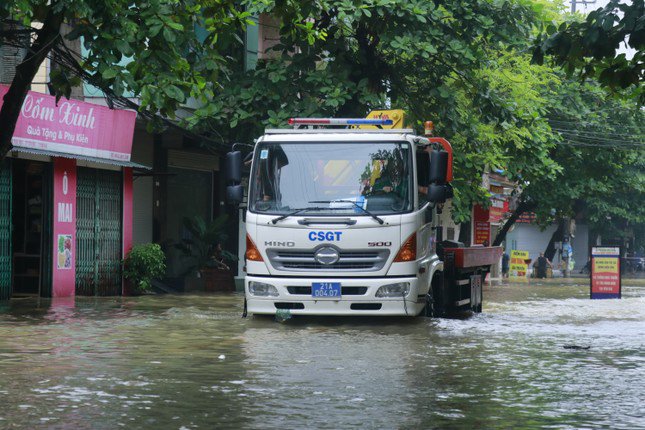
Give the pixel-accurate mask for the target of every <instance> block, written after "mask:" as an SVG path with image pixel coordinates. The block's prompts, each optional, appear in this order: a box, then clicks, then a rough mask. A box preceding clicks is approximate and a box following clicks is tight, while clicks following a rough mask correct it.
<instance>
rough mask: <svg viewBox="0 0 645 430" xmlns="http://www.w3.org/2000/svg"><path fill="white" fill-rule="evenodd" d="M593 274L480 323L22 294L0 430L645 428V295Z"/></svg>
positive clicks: (2, 386)
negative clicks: (610, 287)
mask: <svg viewBox="0 0 645 430" xmlns="http://www.w3.org/2000/svg"><path fill="white" fill-rule="evenodd" d="M587 282H588V280H584V279H577V280H571V281H570V282H569V283H568V284H566V285H560V284H559V283H558V281H555V280H551V281H550V282H543V283H534V284H530V285H527V284H520V285H508V284H504V285H495V286H487V287H486V288H485V290H484V300H485V303H484V312H483V313H482V314H479V315H475V316H472V317H470V318H465V319H450V320H447V319H445V320H437V319H428V318H423V317H419V318H409V319H401V318H395V319H392V318H387V319H377V318H366V317H364V318H342V319H338V318H293V319H290V320H288V321H286V322H275V321H274V320H273V319H271V318H266V317H265V318H257V317H252V318H247V319H242V318H241V313H242V297H241V296H240V295H226V296H197V295H195V296H143V297H133V298H101V299H94V298H77V299H76V300H75V301H74V300H72V301H70V300H57V301H53V302H52V301H50V300H43V299H40V300H37V299H17V300H12V301H11V302H9V303H4V304H0V428H1V429H5V428H8V429H13V428H25V429H33V428H36V429H41V428H42V429H114V428H119V427H124V428H154V429H160V428H163V429H165V428H168V429H191V428H230V427H235V428H294V429H295V428H329V429H337V428H359V427H360V428H439V429H445V428H504V429H507V428H576V429H577V428H611V429H638V428H645V409H644V407H643V402H642V399H643V398H645V378H644V377H643V375H645V371H644V368H643V367H644V364H645V285H643V284H642V283H641V284H640V285H630V283H629V280H625V281H624V283H623V299H622V300H594V301H591V300H589V299H588V293H589V287H588V283H587ZM635 283H636V282H635ZM587 348H588V349H587Z"/></svg>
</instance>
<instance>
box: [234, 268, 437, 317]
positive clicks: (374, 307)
mask: <svg viewBox="0 0 645 430" xmlns="http://www.w3.org/2000/svg"><path fill="white" fill-rule="evenodd" d="M251 281H256V282H262V283H266V284H271V285H273V286H274V287H276V289H277V290H278V294H279V295H278V296H277V297H256V296H253V295H251V294H250V293H249V282H251ZM314 282H340V284H341V286H342V287H343V288H345V287H359V288H360V287H363V288H362V289H363V290H364V289H365V288H366V290H365V292H364V293H362V294H356V290H357V288H352V290H354V293H353V294H351V295H348V294H345V293H344V292H343V296H342V297H341V298H340V299H314V298H312V297H311V294H298V293H290V292H289V287H291V288H292V291H293V290H294V288H293V287H296V288H299V289H302V288H303V287H311V284H312V283H314ZM396 282H409V283H410V291H409V292H408V294H407V295H406V296H405V297H376V296H375V294H376V291H377V290H378V289H379V287H381V286H383V285H387V284H392V283H396ZM418 284H419V282H418V279H417V278H416V277H406V278H398V277H397V278H358V279H357V278H273V277H264V276H252V275H247V276H246V278H245V280H244V290H245V293H246V299H247V309H248V312H249V313H252V314H265V315H275V314H276V312H278V311H280V310H284V311H288V312H289V313H291V314H292V315H381V316H415V315H418V314H419V313H420V312H421V311H422V310H423V308H424V306H425V303H426V302H425V293H423V294H419V285H418Z"/></svg>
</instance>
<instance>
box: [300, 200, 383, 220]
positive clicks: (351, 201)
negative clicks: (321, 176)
mask: <svg viewBox="0 0 645 430" xmlns="http://www.w3.org/2000/svg"><path fill="white" fill-rule="evenodd" d="M308 203H351V204H353V205H354V206H356V207H357V208H359V209H360V210H362V211H363V212H365V213H366V214H367V215H369V216H371V217H372V218H374V219H375V220H376V221H378V223H379V224H381V225H383V223H385V221H383V219H382V218H379V217H377V216H376V215H374V214H373V213H372V212H370V211H368V210H367V209H365V208H364V207H363V206H361V205H359V204H358V203H356V202H355V201H353V200H314V201H311V202H308Z"/></svg>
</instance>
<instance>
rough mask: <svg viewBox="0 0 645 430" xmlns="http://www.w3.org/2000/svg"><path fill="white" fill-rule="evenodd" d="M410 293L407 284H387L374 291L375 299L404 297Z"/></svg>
mask: <svg viewBox="0 0 645 430" xmlns="http://www.w3.org/2000/svg"><path fill="white" fill-rule="evenodd" d="M409 292H410V283H409V282H397V283H396V284H387V285H383V286H382V287H380V288H379V289H378V290H376V297H405V296H407V295H408V293H409Z"/></svg>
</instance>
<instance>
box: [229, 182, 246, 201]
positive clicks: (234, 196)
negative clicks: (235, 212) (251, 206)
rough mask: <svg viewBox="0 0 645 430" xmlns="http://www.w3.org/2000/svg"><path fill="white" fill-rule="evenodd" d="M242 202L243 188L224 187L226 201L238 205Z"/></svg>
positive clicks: (240, 186) (239, 186) (235, 186)
mask: <svg viewBox="0 0 645 430" xmlns="http://www.w3.org/2000/svg"><path fill="white" fill-rule="evenodd" d="M243 200H244V187H243V186H242V185H229V186H227V187H226V201H228V202H229V203H231V204H234V205H239V204H240V203H242V201H243Z"/></svg>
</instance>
